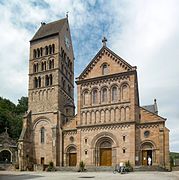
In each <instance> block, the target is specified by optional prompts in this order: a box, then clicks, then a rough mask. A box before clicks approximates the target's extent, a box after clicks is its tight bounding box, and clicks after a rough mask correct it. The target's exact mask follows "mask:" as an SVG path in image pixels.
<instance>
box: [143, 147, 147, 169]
mask: <svg viewBox="0 0 179 180" xmlns="http://www.w3.org/2000/svg"><path fill="white" fill-rule="evenodd" d="M142 165H144V166H147V151H146V150H143V151H142Z"/></svg>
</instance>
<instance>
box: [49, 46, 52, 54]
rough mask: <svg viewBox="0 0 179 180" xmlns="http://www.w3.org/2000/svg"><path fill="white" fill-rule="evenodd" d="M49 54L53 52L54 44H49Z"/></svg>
mask: <svg viewBox="0 0 179 180" xmlns="http://www.w3.org/2000/svg"><path fill="white" fill-rule="evenodd" d="M49 54H52V46H51V45H50V46H49Z"/></svg>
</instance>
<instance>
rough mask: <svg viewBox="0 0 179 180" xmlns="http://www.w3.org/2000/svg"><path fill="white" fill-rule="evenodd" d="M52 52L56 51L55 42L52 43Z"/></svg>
mask: <svg viewBox="0 0 179 180" xmlns="http://www.w3.org/2000/svg"><path fill="white" fill-rule="evenodd" d="M52 53H53V54H54V53H55V44H52Z"/></svg>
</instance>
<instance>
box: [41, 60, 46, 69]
mask: <svg viewBox="0 0 179 180" xmlns="http://www.w3.org/2000/svg"><path fill="white" fill-rule="evenodd" d="M41 70H42V71H45V70H46V61H44V62H42V63H41Z"/></svg>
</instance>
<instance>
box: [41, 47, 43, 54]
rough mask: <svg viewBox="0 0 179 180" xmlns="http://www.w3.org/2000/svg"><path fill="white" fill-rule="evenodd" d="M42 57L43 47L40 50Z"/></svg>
mask: <svg viewBox="0 0 179 180" xmlns="http://www.w3.org/2000/svg"><path fill="white" fill-rule="evenodd" d="M40 56H43V49H42V47H41V48H40Z"/></svg>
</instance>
